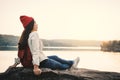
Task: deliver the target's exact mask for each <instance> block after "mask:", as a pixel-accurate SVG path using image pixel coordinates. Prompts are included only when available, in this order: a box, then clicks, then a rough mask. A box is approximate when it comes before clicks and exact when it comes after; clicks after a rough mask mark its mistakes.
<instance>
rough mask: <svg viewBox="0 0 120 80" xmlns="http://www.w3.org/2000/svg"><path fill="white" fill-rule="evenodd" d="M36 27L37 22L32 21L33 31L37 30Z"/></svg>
mask: <svg viewBox="0 0 120 80" xmlns="http://www.w3.org/2000/svg"><path fill="white" fill-rule="evenodd" d="M37 29H38V24H37V23H36V22H34V26H33V31H37Z"/></svg>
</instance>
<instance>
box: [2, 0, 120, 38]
mask: <svg viewBox="0 0 120 80" xmlns="http://www.w3.org/2000/svg"><path fill="white" fill-rule="evenodd" d="M0 10H1V11H0V23H1V25H0V28H1V29H0V34H11V35H17V36H20V35H21V32H22V31H23V27H22V24H21V22H20V20H19V16H20V15H27V16H32V17H34V19H35V20H36V22H37V23H38V25H39V26H38V27H39V28H38V33H39V35H40V38H43V39H80V40H115V39H117V40H120V31H119V30H120V0H0Z"/></svg>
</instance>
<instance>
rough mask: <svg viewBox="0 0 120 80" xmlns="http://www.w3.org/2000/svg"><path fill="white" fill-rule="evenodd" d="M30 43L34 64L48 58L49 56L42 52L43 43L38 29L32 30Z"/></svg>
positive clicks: (38, 63)
mask: <svg viewBox="0 0 120 80" xmlns="http://www.w3.org/2000/svg"><path fill="white" fill-rule="evenodd" d="M28 45H29V48H30V51H31V54H32V59H33V61H32V62H33V65H34V64H36V65H40V62H41V61H43V60H45V59H47V56H45V54H44V53H43V52H42V48H43V43H42V41H41V40H40V39H39V35H38V33H37V31H34V32H31V33H30V34H29V38H28Z"/></svg>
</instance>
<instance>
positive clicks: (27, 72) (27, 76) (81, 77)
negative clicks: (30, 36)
mask: <svg viewBox="0 0 120 80" xmlns="http://www.w3.org/2000/svg"><path fill="white" fill-rule="evenodd" d="M0 80H120V73H116V72H102V71H97V70H89V69H82V68H77V69H74V70H71V71H70V70H51V69H47V68H42V73H41V75H39V76H35V75H34V74H33V71H32V69H28V68H23V67H16V68H9V69H7V70H6V71H5V72H4V73H0Z"/></svg>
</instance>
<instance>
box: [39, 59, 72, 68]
mask: <svg viewBox="0 0 120 80" xmlns="http://www.w3.org/2000/svg"><path fill="white" fill-rule="evenodd" d="M40 67H41V68H51V69H53V70H55V69H59V70H65V69H69V68H70V67H71V66H69V65H68V64H61V63H60V62H58V61H55V60H53V59H46V60H45V61H42V62H41V63H40Z"/></svg>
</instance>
